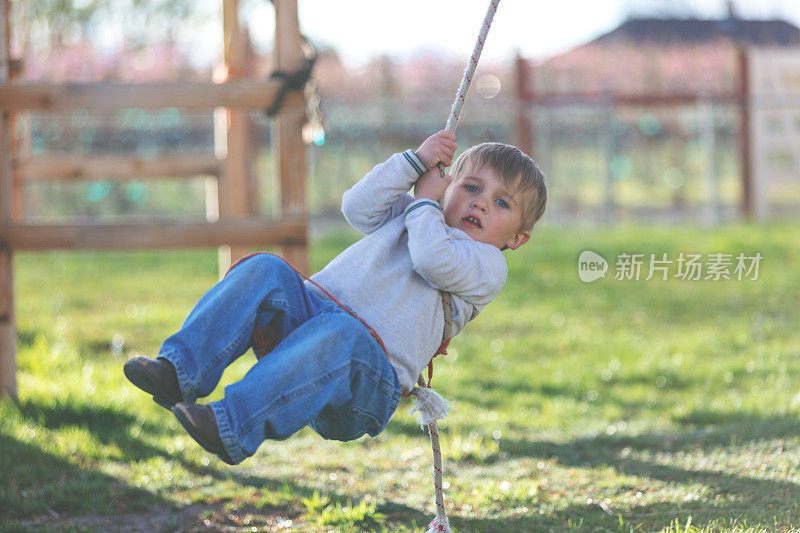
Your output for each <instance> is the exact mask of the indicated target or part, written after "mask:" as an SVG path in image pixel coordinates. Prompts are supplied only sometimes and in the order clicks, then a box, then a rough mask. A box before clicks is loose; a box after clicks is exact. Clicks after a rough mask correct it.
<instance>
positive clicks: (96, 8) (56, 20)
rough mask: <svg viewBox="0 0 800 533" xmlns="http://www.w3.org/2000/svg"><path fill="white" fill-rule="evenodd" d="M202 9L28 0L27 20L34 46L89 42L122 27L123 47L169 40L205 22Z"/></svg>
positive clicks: (129, 0)
mask: <svg viewBox="0 0 800 533" xmlns="http://www.w3.org/2000/svg"><path fill="white" fill-rule="evenodd" d="M199 7H200V9H198V8H199ZM206 7H207V6H203V5H202V3H198V2H194V1H192V0H115V1H114V2H102V1H99V0H28V2H27V17H28V22H29V24H30V28H31V37H32V41H33V43H32V44H34V45H36V46H43V45H45V44H46V45H47V46H49V47H50V48H51V49H53V48H59V47H61V46H63V45H64V44H66V43H68V42H78V41H82V40H86V39H91V38H92V36H93V35H97V34H99V33H101V30H102V29H103V27H108V26H110V25H114V26H120V27H121V28H122V31H123V32H124V40H125V42H126V43H127V44H129V45H134V46H141V45H143V44H145V43H147V42H152V41H153V40H157V41H162V42H163V41H171V40H172V38H173V35H174V32H175V31H176V30H177V29H178V28H179V27H186V26H187V25H191V24H194V23H197V22H199V21H201V20H203V19H205V18H206V17H207V16H208V9H206ZM44 35H47V36H48V37H49V38H48V39H46V40H44V39H42V38H41V37H43V36H44Z"/></svg>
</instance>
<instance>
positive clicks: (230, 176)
mask: <svg viewBox="0 0 800 533" xmlns="http://www.w3.org/2000/svg"><path fill="white" fill-rule="evenodd" d="M238 14H239V0H222V28H223V57H222V59H223V65H222V66H223V69H222V71H223V72H224V73H225V76H226V79H225V81H234V80H237V79H241V78H244V77H246V76H247V75H248V74H249V71H248V65H247V55H248V54H247V43H246V39H245V36H244V33H243V31H242V27H241V24H239V15H238ZM220 116H221V114H220ZM224 131H225V133H224V135H225V138H224V139H216V142H217V143H224V153H225V159H224V162H223V166H222V174H221V176H220V179H219V189H218V193H219V204H218V205H219V216H220V218H221V219H223V220H224V219H225V218H226V217H229V216H235V217H241V216H251V215H254V214H255V213H256V210H255V209H254V208H253V207H254V202H253V201H254V199H255V196H256V192H255V190H254V188H253V187H252V182H253V180H252V149H251V148H252V146H251V143H252V140H251V138H250V117H249V116H248V114H247V113H245V112H244V111H242V110H241V109H230V108H228V109H227V110H226V116H225V130H224ZM221 133H222V132H221V129H220V134H221ZM221 151H223V150H221V149H220V150H218V152H221ZM227 244H231V243H227ZM247 253H248V250H247V248H246V247H244V246H225V247H223V248H222V249H220V276H222V275H223V274H224V273H225V272H227V271H228V268H229V267H230V265H231V264H233V263H235V262H236V261H238V260H239V259H241V258H242V257H244V256H245V255H246V254H247Z"/></svg>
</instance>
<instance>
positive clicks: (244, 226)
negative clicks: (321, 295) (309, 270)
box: [0, 218, 307, 250]
mask: <svg viewBox="0 0 800 533" xmlns="http://www.w3.org/2000/svg"><path fill="white" fill-rule="evenodd" d="M306 226H307V222H306V220H305V219H301V218H289V219H282V220H273V219H264V218H238V219H237V218H231V219H227V220H220V221H219V222H150V223H131V224H64V225H35V224H17V223H11V224H4V225H0V242H5V243H6V245H7V246H9V247H11V248H13V249H15V250H52V249H70V250H74V249H82V250H89V249H107V250H129V249H144V248H203V247H212V246H219V245H221V244H228V243H230V244H235V245H239V244H241V245H249V246H284V245H304V244H305V243H306Z"/></svg>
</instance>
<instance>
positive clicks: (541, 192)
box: [450, 142, 547, 231]
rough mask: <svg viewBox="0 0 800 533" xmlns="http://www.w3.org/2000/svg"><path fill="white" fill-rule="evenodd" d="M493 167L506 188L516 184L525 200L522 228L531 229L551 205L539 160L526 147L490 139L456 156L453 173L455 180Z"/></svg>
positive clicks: (518, 192)
mask: <svg viewBox="0 0 800 533" xmlns="http://www.w3.org/2000/svg"><path fill="white" fill-rule="evenodd" d="M484 167H489V168H491V169H492V170H494V171H495V172H497V175H498V177H499V178H500V181H501V182H502V183H503V185H505V186H506V187H516V189H517V194H518V195H519V197H520V199H521V201H522V227H521V228H520V229H522V230H525V231H531V230H532V229H533V225H534V224H536V221H537V220H539V219H540V218H542V215H543V214H544V209H545V206H546V205H547V187H546V186H545V183H544V174H542V171H541V169H539V166H538V165H537V164H536V162H535V161H534V160H533V159H532V158H531V157H530V156H529V155H527V154H526V153H524V152H523V151H522V150H520V149H519V148H517V147H516V146H512V145H510V144H504V143H497V142H486V143H481V144H477V145H475V146H473V147H472V148H470V149H469V150H467V151H465V152H463V153H462V154H461V155H459V156H458V158H456V160H455V162H454V163H453V168H452V169H451V170H450V173H451V174H452V176H453V180H454V181H455V180H456V179H458V178H459V176H460V175H461V173H462V172H465V171H467V170H468V169H469V170H478V169H481V168H484Z"/></svg>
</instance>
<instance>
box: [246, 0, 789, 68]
mask: <svg viewBox="0 0 800 533" xmlns="http://www.w3.org/2000/svg"><path fill="white" fill-rule="evenodd" d="M734 5H735V7H736V9H737V12H738V13H739V14H740V16H743V17H751V18H781V19H785V20H787V21H789V22H791V23H793V24H795V25H797V26H800V0H737V1H735V2H734ZM299 6H300V7H299V9H300V26H301V30H302V31H303V32H304V33H305V34H306V35H307V36H308V37H309V38H310V39H311V40H312V42H314V43H315V44H316V45H318V46H319V45H326V46H331V47H333V48H335V49H336V50H337V51H338V52H339V54H340V55H341V56H342V58H343V59H344V60H345V61H346V62H347V63H350V64H356V65H357V64H362V63H364V62H366V61H368V60H369V59H370V58H373V57H376V56H380V55H384V54H387V55H390V56H405V55H411V54H414V53H417V52H419V51H427V50H433V51H438V52H443V53H445V54H452V55H454V56H456V57H458V56H463V57H465V58H468V57H469V55H470V53H471V52H472V48H473V46H474V44H475V39H476V37H477V35H478V31H479V30H480V26H481V23H482V21H483V17H484V15H485V13H486V9H487V7H488V6H489V1H488V0H405V1H403V2H388V1H385V0H299ZM243 9H244V10H245V11H246V16H245V17H244V18H245V19H246V20H248V21H250V22H249V25H250V28H251V31H252V33H253V36H254V40H255V41H256V43H257V44H259V45H260V46H259V47H260V48H264V49H267V50H268V49H269V48H271V42H272V41H271V39H272V33H271V29H270V27H271V26H272V25H273V24H274V18H272V7H271V6H270V5H269V3H268V2H266V1H264V0H259V1H255V0H253V1H250V2H245V3H244V4H243ZM726 14H727V5H726V1H725V0H548V1H542V0H501V1H500V4H499V7H498V10H497V14H496V15H495V19H494V22H493V25H492V29H491V31H490V33H489V37H488V39H487V41H486V45H485V47H484V51H483V56H482V57H483V58H487V59H491V60H494V61H510V60H511V59H512V58H513V56H514V54H515V53H516V52H517V51H519V52H520V53H521V54H522V55H523V56H525V57H527V58H529V59H532V60H539V59H546V58H547V57H550V56H552V55H555V54H558V53H560V52H564V51H567V50H569V49H571V48H573V47H575V46H578V45H580V44H582V43H584V42H587V41H589V40H591V39H593V38H595V37H597V36H599V35H601V34H603V33H605V32H607V31H610V30H612V29H614V28H615V27H616V26H618V25H619V24H620V23H622V22H623V21H624V20H625V19H626V18H628V17H629V16H631V15H668V16H669V15H672V16H679V17H687V16H695V17H699V18H720V17H723V16H724V15H726ZM255 21H258V22H257V23H256V22H255Z"/></svg>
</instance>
